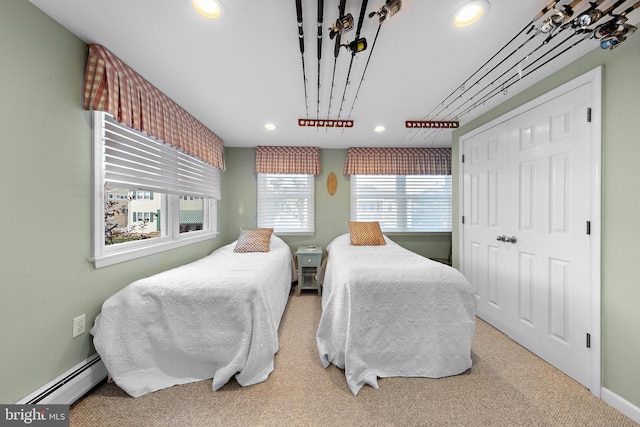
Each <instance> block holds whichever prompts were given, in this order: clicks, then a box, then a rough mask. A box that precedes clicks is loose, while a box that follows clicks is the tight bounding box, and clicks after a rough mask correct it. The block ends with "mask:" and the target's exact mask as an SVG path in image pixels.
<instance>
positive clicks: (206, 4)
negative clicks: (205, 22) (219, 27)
mask: <svg viewBox="0 0 640 427" xmlns="http://www.w3.org/2000/svg"><path fill="white" fill-rule="evenodd" d="M191 4H192V5H193V8H194V9H195V10H196V11H197V12H198V13H199V14H200V15H202V16H204V17H205V18H208V19H218V18H220V16H221V15H222V3H220V1H219V0H192V1H191Z"/></svg>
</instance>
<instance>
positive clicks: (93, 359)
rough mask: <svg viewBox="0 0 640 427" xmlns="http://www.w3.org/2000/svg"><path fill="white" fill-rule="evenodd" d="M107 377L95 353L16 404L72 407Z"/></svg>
mask: <svg viewBox="0 0 640 427" xmlns="http://www.w3.org/2000/svg"><path fill="white" fill-rule="evenodd" d="M106 377H107V368H106V367H105V366H104V363H103V362H102V359H100V356H99V355H98V354H97V353H95V354H94V355H92V356H90V357H88V358H86V359H85V360H83V361H82V362H80V363H78V364H77V365H75V366H74V367H72V368H71V369H69V370H68V371H66V372H64V373H63V374H61V375H59V376H58V377H56V378H54V379H53V380H51V381H49V382H48V383H47V384H45V385H43V386H42V387H40V388H39V389H38V390H36V391H34V392H33V393H31V394H29V395H28V396H25V397H24V398H22V399H20V400H19V401H17V402H16V403H17V404H24V405H35V404H47V403H50V404H65V405H71V404H72V403H74V402H75V401H76V400H78V399H80V398H81V397H82V396H84V395H85V394H86V393H87V392H88V391H89V390H91V389H92V388H93V387H95V386H96V385H98V384H99V383H100V382H101V381H102V380H104V379H105V378H106Z"/></svg>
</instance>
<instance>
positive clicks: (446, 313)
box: [316, 233, 476, 395]
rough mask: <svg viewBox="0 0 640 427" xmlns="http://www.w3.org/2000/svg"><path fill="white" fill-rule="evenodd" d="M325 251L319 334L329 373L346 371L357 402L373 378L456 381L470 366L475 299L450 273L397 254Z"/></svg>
mask: <svg viewBox="0 0 640 427" xmlns="http://www.w3.org/2000/svg"><path fill="white" fill-rule="evenodd" d="M384 239H385V241H386V245H381V246H352V245H351V244H350V239H349V234H348V233H347V234H344V235H342V236H339V237H337V238H336V239H334V240H333V241H332V242H331V243H330V244H329V245H328V247H327V252H328V258H327V264H326V269H325V271H324V282H323V292H322V317H321V319H320V324H319V326H318V332H317V335H316V339H317V344H318V352H319V355H320V359H321V361H322V365H323V366H324V367H325V368H326V367H328V366H329V364H334V365H335V366H337V367H338V368H341V369H344V370H345V376H346V379H347V384H348V386H349V388H350V390H351V392H352V393H353V394H354V395H357V394H358V391H359V390H360V388H361V387H362V386H363V385H364V384H369V385H370V386H372V387H374V388H378V380H377V379H378V377H380V378H382V377H431V378H440V377H445V376H450V375H457V374H460V373H462V372H465V371H466V370H468V369H469V368H470V367H471V343H472V340H473V334H474V331H475V307H476V297H475V295H474V293H473V291H472V289H471V287H470V285H469V283H468V282H467V280H466V279H465V278H464V276H463V275H462V274H461V273H460V272H459V271H457V270H456V269H454V268H451V267H449V266H447V265H444V264H441V263H439V262H436V261H433V260H430V259H428V258H425V257H422V256H420V255H418V254H416V253H414V252H411V251H408V250H406V249H404V248H402V247H401V246H400V245H398V244H396V243H394V242H393V241H392V240H390V239H389V238H388V237H386V236H384Z"/></svg>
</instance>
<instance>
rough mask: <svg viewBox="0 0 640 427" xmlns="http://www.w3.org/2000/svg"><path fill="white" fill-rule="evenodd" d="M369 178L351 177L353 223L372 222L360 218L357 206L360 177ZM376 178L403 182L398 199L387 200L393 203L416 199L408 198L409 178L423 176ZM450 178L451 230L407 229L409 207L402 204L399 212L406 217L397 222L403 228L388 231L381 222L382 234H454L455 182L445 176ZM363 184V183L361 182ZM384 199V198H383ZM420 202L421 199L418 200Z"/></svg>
mask: <svg viewBox="0 0 640 427" xmlns="http://www.w3.org/2000/svg"><path fill="white" fill-rule="evenodd" d="M359 176H360V177H367V176H370V175H363V174H352V175H351V179H350V181H351V182H350V193H351V194H350V197H349V199H350V206H349V218H350V220H351V221H370V219H366V218H362V217H360V218H359V217H358V215H357V211H356V206H357V202H358V193H360V194H361V193H362V191H360V192H358V191H357V190H356V186H357V185H358V177H359ZM376 176H389V177H393V179H394V180H395V181H396V183H398V182H402V185H403V188H402V191H403V192H402V193H401V194H400V195H399V196H397V197H393V198H390V197H388V198H386V200H389V201H393V202H396V201H398V200H407V201H408V200H409V199H414V200H415V198H410V197H407V196H406V190H407V186H406V183H407V177H413V176H422V175H401V174H398V175H376ZM425 176H437V175H425ZM445 176H448V177H449V179H450V182H449V185H450V191H451V193H450V198H449V204H450V206H451V219H450V227H449V229H441V230H438V229H431V230H429V229H423V230H411V229H408V228H407V224H408V223H409V217H408V214H407V212H408V210H407V205H406V204H402V205H398V206H397V208H398V210H399V211H401V212H404V216H403V217H401V218H400V217H398V216H396V218H397V222H398V223H402V228H400V227H398V228H394V229H388V228H386V227H385V226H384V221H383V220H380V227H381V229H382V232H383V233H385V234H390V235H393V234H396V235H400V234H406V235H417V234H432V235H435V234H446V235H449V234H451V233H452V231H453V182H452V176H451V175H445ZM361 182H362V181H361ZM383 197H384V196H383ZM430 199H432V197H425V198H424V200H430ZM418 200H420V199H418Z"/></svg>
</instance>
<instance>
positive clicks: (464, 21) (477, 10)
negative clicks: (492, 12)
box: [453, 0, 491, 27]
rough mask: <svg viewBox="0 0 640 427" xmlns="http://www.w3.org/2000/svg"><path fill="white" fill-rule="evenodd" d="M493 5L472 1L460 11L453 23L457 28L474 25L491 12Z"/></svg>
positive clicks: (482, 1) (485, 1) (485, 0)
mask: <svg viewBox="0 0 640 427" xmlns="http://www.w3.org/2000/svg"><path fill="white" fill-rule="evenodd" d="M490 7H491V5H490V4H489V2H488V1H487V0H472V1H470V2H468V3H466V4H464V5H463V6H462V7H461V8H460V9H458V10H457V11H456V13H455V15H454V19H453V23H454V24H455V26H456V27H466V26H468V25H471V24H473V23H474V22H476V21H477V20H478V19H480V18H482V16H483V15H484V14H486V13H487V12H488V11H489V8H490Z"/></svg>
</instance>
